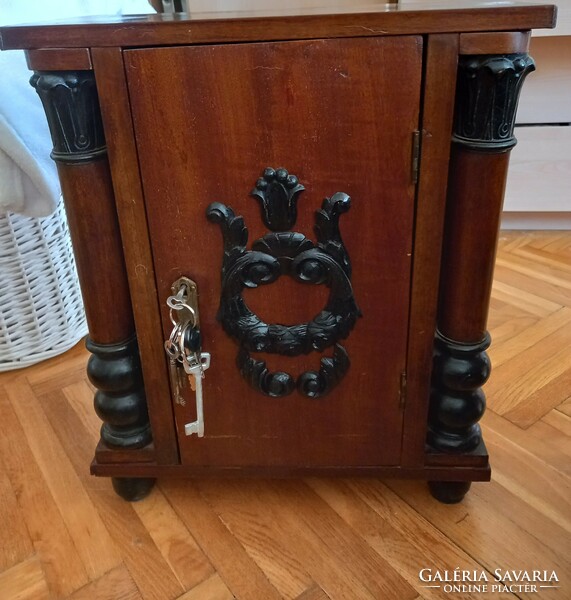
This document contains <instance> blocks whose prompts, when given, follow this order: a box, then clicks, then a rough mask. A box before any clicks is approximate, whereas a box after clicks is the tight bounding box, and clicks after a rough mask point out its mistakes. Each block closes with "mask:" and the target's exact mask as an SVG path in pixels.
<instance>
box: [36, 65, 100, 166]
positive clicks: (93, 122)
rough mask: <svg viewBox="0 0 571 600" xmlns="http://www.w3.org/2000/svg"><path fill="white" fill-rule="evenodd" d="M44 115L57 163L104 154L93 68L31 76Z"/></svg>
mask: <svg viewBox="0 0 571 600" xmlns="http://www.w3.org/2000/svg"><path fill="white" fill-rule="evenodd" d="M30 84H31V85H32V87H34V88H35V90H36V92H37V93H38V95H39V97H40V99H41V101H42V104H43V106H44V110H45V112H46V116H47V118H48V125H49V127H50V133H51V136H52V141H53V144H54V148H53V150H52V153H51V157H52V158H53V159H54V160H55V161H57V162H63V163H82V162H86V161H91V160H94V159H95V158H98V157H100V156H103V155H105V153H106V151H107V150H106V146H105V136H104V133H103V123H102V121H101V113H100V111H99V99H98V97H97V87H96V86H95V76H94V74H93V71H61V72H60V71H51V72H37V73H34V75H32V78H31V79H30Z"/></svg>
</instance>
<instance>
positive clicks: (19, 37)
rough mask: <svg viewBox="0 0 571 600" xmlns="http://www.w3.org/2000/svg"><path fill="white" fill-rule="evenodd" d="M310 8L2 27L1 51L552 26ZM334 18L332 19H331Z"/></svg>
mask: <svg viewBox="0 0 571 600" xmlns="http://www.w3.org/2000/svg"><path fill="white" fill-rule="evenodd" d="M350 10H351V12H343V11H342V10H341V9H339V7H325V8H321V9H319V8H316V9H314V13H315V14H307V12H308V11H306V12H305V14H303V15H295V9H293V10H289V11H288V10H284V11H282V13H281V14H280V13H279V12H278V11H275V10H273V9H272V11H271V14H268V11H267V10H266V11H264V10H260V11H250V12H246V13H244V12H242V13H240V12H220V13H218V14H216V13H202V14H201V13H193V14H192V15H176V16H173V15H140V16H126V17H124V18H120V17H119V18H115V19H114V18H113V17H109V19H108V20H107V22H106V23H102V22H100V21H99V22H96V21H94V20H90V19H88V18H87V19H78V20H75V21H70V24H69V25H43V26H34V25H31V26H19V27H0V44H1V46H0V47H1V48H2V49H4V50H9V49H16V48H27V49H29V48H49V47H66V48H74V47H84V46H85V43H86V42H85V41H86V39H89V42H90V45H91V46H92V47H109V46H129V47H137V46H155V45H163V46H164V45H183V44H208V43H230V42H248V41H252V42H258V41H278V40H295V39H297V40H301V39H323V38H343V37H356V36H358V37H370V36H384V35H407V34H416V33H418V32H419V31H421V32H423V33H426V34H430V33H457V32H459V31H462V32H479V31H522V30H523V31H525V30H528V29H535V28H552V27H554V26H555V16H556V8H555V6H553V5H541V4H536V5H533V4H531V5H518V4H515V3H514V4H499V5H498V4H493V5H489V6H486V5H480V6H478V5H477V4H476V5H474V6H472V7H466V6H462V7H460V8H458V6H457V5H456V6H455V4H454V1H451V2H449V7H446V4H443V2H438V3H437V4H436V5H432V3H431V2H416V3H414V2H412V3H409V2H404V1H403V2H401V3H399V5H398V6H396V7H394V8H392V9H391V10H390V11H387V10H386V7H385V4H381V5H380V8H379V10H378V11H371V10H370V5H369V6H368V7H366V8H365V9H362V12H359V7H358V6H355V7H352V8H351V9H350ZM334 13H337V14H334Z"/></svg>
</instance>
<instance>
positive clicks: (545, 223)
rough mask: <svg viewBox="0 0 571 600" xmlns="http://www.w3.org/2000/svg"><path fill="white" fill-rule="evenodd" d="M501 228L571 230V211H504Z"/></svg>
mask: <svg viewBox="0 0 571 600" xmlns="http://www.w3.org/2000/svg"><path fill="white" fill-rule="evenodd" d="M501 228H502V229H559V230H571V212H512V211H510V212H504V213H503V214H502V225H501Z"/></svg>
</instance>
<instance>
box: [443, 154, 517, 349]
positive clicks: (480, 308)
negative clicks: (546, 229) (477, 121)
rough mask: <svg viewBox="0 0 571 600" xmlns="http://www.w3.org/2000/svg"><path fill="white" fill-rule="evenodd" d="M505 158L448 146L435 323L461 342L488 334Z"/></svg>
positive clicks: (505, 165) (474, 340)
mask: <svg viewBox="0 0 571 600" xmlns="http://www.w3.org/2000/svg"><path fill="white" fill-rule="evenodd" d="M508 162H509V152H504V153H500V154H491V153H489V154H486V153H482V152H473V151H470V150H467V149H465V148H461V147H459V146H457V145H454V147H453V149H452V155H451V160H450V180H449V184H448V208H447V214H446V226H445V232H446V233H445V236H444V248H443V257H442V274H441V282H440V300H439V311H438V313H439V314H438V327H439V329H440V331H441V333H442V334H443V335H445V336H446V337H448V338H450V339H452V340H458V341H461V342H462V343H477V342H480V341H481V340H482V339H483V338H484V335H485V332H486V323H487V318H488V305H489V298H490V293H491V289H492V277H493V274H494V259H495V254H496V243H497V237H498V230H499V224H500V214H501V210H502V200H503V195H504V189H505V184H506V174H507V167H508ZM484 214H485V218H483V215H484Z"/></svg>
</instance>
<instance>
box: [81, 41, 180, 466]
mask: <svg viewBox="0 0 571 600" xmlns="http://www.w3.org/2000/svg"><path fill="white" fill-rule="evenodd" d="M92 56H93V65H94V70H95V77H96V81H97V89H98V92H99V104H100V108H101V116H102V119H103V125H104V128H105V134H106V139H107V148H108V154H109V163H110V167H111V171H112V173H113V185H114V191H115V202H116V207H117V215H118V218H119V224H120V226H121V235H122V239H123V242H124V252H125V263H126V269H127V276H128V280H129V286H130V290H131V294H132V298H133V313H134V318H135V323H136V326H137V340H138V343H139V353H140V355H141V365H142V368H143V377H144V381H145V390H146V395H147V405H148V407H149V418H150V421H151V427H152V430H153V440H154V446H155V452H156V458H157V462H159V463H165V464H167V463H173V462H174V463H177V462H178V461H179V458H178V444H177V442H176V434H175V428H174V419H173V412H172V405H171V401H170V390H169V383H168V374H167V365H166V358H165V352H164V349H163V337H162V326H161V323H160V317H159V314H160V309H159V301H158V297H157V286H156V282H155V270H154V264H153V258H152V254H151V247H150V242H149V233H148V227H147V216H146V212H145V205H144V198H143V191H142V188H141V181H140V177H139V163H138V157H137V150H136V147H135V140H134V134H133V127H132V124H131V114H130V111H131V108H130V104H129V96H128V91H127V84H126V82H125V73H124V68H123V58H122V52H121V50H120V49H118V48H94V49H93V50H92Z"/></svg>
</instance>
